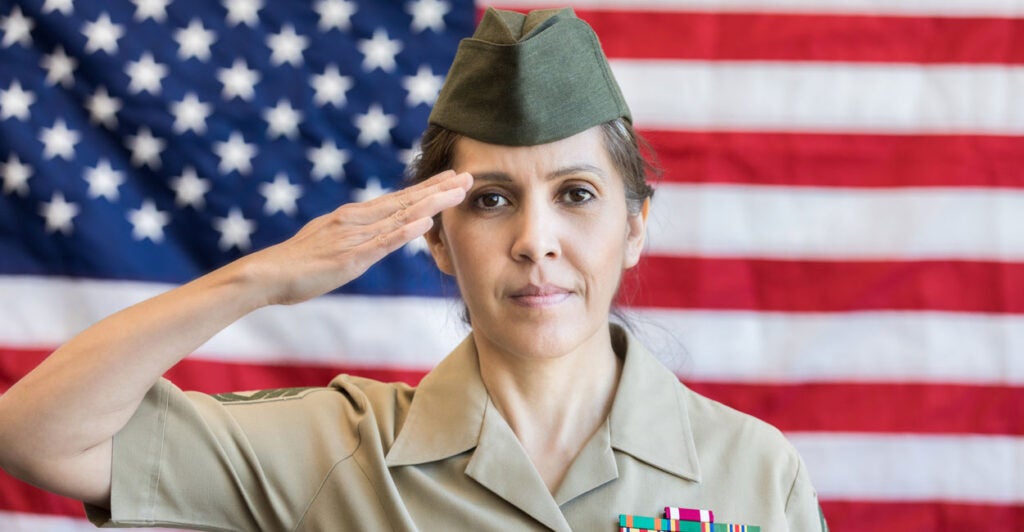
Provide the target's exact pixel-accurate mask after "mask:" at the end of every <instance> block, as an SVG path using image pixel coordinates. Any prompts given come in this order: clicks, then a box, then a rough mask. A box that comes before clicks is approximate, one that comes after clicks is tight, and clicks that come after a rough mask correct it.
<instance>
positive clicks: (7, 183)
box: [0, 153, 32, 196]
mask: <svg viewBox="0 0 1024 532" xmlns="http://www.w3.org/2000/svg"><path fill="white" fill-rule="evenodd" d="M0 177H3V178H4V188H3V192H4V194H17V195H19V196H27V195H28V179H29V178H30V177H32V167H31V166H29V165H27V164H23V163H22V162H21V160H20V159H18V155H17V154H16V153H12V154H10V155H9V156H8V157H7V163H5V164H2V165H0Z"/></svg>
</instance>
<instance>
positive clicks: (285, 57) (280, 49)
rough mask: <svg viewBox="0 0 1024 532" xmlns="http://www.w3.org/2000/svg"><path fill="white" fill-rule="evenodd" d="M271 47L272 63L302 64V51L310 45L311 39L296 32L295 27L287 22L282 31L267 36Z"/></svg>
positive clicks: (268, 44)
mask: <svg viewBox="0 0 1024 532" xmlns="http://www.w3.org/2000/svg"><path fill="white" fill-rule="evenodd" d="M267 46H268V47H269V48H270V64H272V65H283V64H285V63H288V64H289V65H291V66H296V67H297V66H300V65H302V51H303V50H305V49H306V47H308V46H309V39H307V38H305V37H303V36H301V35H299V34H297V33H295V27H294V26H292V25H291V24H285V25H284V27H282V28H281V33H278V34H276V35H271V36H270V37H267Z"/></svg>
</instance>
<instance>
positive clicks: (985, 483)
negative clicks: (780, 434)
mask: <svg viewBox="0 0 1024 532" xmlns="http://www.w3.org/2000/svg"><path fill="white" fill-rule="evenodd" d="M787 437H788V438H789V440H790V441H791V442H793V445H794V446H796V448H797V450H798V451H799V452H800V455H801V456H802V457H803V459H804V462H805V463H806V464H807V470H808V471H809V472H810V474H811V478H812V480H813V482H814V486H815V488H816V489H817V491H818V495H819V497H821V498H822V499H847V500H850V499H852V500H892V501H897V500H902V501H936V500H952V501H962V502H968V501H976V502H983V503H990V504H991V503H995V504H999V503H1008V504H1020V503H1024V475H1021V473H1020V472H1021V470H1022V467H1024V462H1022V460H1024V458H1022V457H1024V438H1020V437H1011V436H922V435H902V434H887V435H877V434H876V435H871V434H845V433H807V432H804V433H788V434H787Z"/></svg>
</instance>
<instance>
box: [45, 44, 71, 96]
mask: <svg viewBox="0 0 1024 532" xmlns="http://www.w3.org/2000/svg"><path fill="white" fill-rule="evenodd" d="M41 66H42V67H43V70H46V83H47V84H49V85H57V84H58V83H59V84H60V86H61V87H70V86H71V84H72V83H74V82H75V78H74V72H75V68H77V67H78V60H76V59H75V58H73V57H68V54H67V53H66V52H64V48H63V47H61V46H58V47H57V48H55V49H54V50H53V53H52V54H50V55H48V56H46V57H44V58H43V60H42V64H41Z"/></svg>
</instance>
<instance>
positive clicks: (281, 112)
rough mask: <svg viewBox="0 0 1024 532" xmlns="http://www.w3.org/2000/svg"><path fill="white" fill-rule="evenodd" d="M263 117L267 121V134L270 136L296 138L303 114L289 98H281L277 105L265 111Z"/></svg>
mask: <svg viewBox="0 0 1024 532" xmlns="http://www.w3.org/2000/svg"><path fill="white" fill-rule="evenodd" d="M263 119H264V120H266V121H267V136H268V137H270V138H272V139H273V138H277V137H288V138H290V139H291V138H295V136H296V135H298V133H299V121H300V120H302V114H300V113H299V112H298V111H296V110H295V108H293V107H292V106H291V104H289V103H288V101H287V100H284V99H282V100H279V101H278V102H277V105H276V106H274V107H272V108H268V109H267V110H265V111H263Z"/></svg>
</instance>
